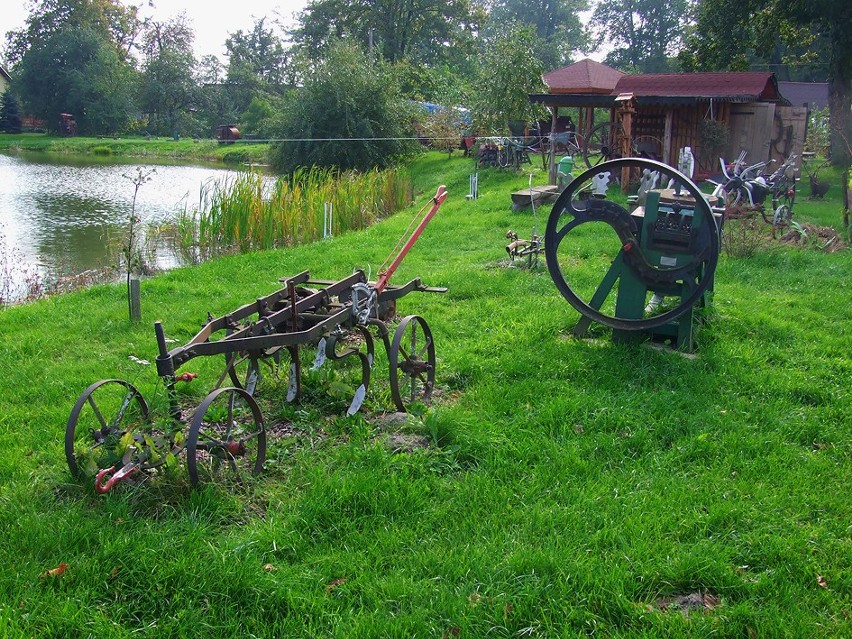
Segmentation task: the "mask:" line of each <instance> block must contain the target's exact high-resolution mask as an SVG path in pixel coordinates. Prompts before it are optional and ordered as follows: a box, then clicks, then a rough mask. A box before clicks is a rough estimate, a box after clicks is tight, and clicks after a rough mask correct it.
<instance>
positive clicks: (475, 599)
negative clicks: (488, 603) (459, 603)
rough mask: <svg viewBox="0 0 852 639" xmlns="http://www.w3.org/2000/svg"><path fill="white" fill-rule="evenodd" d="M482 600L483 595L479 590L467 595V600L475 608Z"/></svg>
mask: <svg viewBox="0 0 852 639" xmlns="http://www.w3.org/2000/svg"><path fill="white" fill-rule="evenodd" d="M480 601H482V595H480V594H479V593H478V592H473V593H471V594H469V595H468V596H467V602H468V603H469V604H470V605H471V606H472V607H474V608H476V607H477V606H478V605H479V602H480Z"/></svg>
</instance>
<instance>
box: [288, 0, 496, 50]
mask: <svg viewBox="0 0 852 639" xmlns="http://www.w3.org/2000/svg"><path fill="white" fill-rule="evenodd" d="M484 18H485V13H484V11H483V9H482V8H481V7H479V6H478V5H477V4H476V3H475V2H473V1H472V0H353V1H349V0H311V2H309V3H308V6H307V8H306V9H305V10H304V11H303V12H302V13H301V15H300V16H299V27H298V28H297V29H295V30H294V31H293V34H292V35H293V40H294V42H296V44H298V45H299V46H300V47H302V48H304V49H305V50H306V51H307V52H308V56H309V57H311V58H314V59H316V58H319V57H321V56H322V55H323V52H324V51H325V50H327V49H328V47H329V46H330V45H331V44H332V43H334V42H336V41H337V40H339V39H340V38H349V39H351V40H353V41H355V42H357V43H359V44H360V45H361V46H362V47H364V48H367V49H369V47H370V46H371V45H372V48H373V52H374V53H376V54H379V55H380V56H381V57H382V58H384V59H385V60H387V61H390V62H398V61H401V60H403V59H406V58H410V59H412V60H414V61H417V62H419V63H421V64H428V65H432V64H438V63H442V62H448V61H454V60H457V59H458V57H457V56H459V55H465V54H467V53H471V52H472V45H473V40H474V37H475V35H476V33H477V32H478V31H479V25H480V24H481V22H482V21H483V20H484Z"/></svg>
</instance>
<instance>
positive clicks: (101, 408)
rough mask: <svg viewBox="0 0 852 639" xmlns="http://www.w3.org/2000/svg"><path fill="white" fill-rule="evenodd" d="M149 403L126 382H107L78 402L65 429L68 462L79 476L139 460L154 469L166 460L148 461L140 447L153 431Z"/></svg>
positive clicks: (96, 385)
mask: <svg viewBox="0 0 852 639" xmlns="http://www.w3.org/2000/svg"><path fill="white" fill-rule="evenodd" d="M149 428H150V425H149V422H148V403H147V402H146V401H145V398H144V397H142V393H140V392H139V390H138V389H137V388H136V387H135V386H134V385H133V384H131V383H130V382H126V381H124V380H123V379H103V380H101V381H99V382H95V383H94V384H92V385H91V386H89V387H88V388H87V389H86V390H85V391H83V394H82V395H80V397H79V398H78V399H77V403H76V404H74V408H73V409H72V410H71V415H70V416H69V418H68V425H67V427H66V429H65V459H66V460H67V462H68V469H69V470H70V471H71V474H72V475H74V476H75V477H81V476H87V475H88V476H94V475H96V474H97V473H98V471H100V470H103V469H106V468H110V467H111V466H120V465H123V464H125V463H128V462H131V461H135V462H137V463H138V464H139V465H140V468H142V469H146V468H151V467H153V466H155V465H158V464H160V463H163V461H165V459H164V458H162V459H147V458H146V457H145V456H144V455H145V450H146V446H145V445H140V443H141V442H143V436H144V434H146V433H147V432H148V431H149Z"/></svg>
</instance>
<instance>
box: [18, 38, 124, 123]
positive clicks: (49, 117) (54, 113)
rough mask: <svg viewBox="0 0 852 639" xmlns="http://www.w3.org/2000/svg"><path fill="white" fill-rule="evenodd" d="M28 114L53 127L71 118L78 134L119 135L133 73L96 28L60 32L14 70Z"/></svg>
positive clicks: (35, 48)
mask: <svg viewBox="0 0 852 639" xmlns="http://www.w3.org/2000/svg"><path fill="white" fill-rule="evenodd" d="M15 71H16V78H17V79H18V87H19V90H20V94H21V99H22V100H23V101H24V103H25V104H26V106H27V111H28V112H30V113H32V114H33V115H35V116H37V117H40V118H42V119H44V120H46V121H47V123H48V126H49V127H50V128H51V129H55V128H56V123H57V121H58V117H59V113H61V112H67V113H72V114H74V116H75V117H76V119H77V124H78V127H79V131H80V133H83V134H85V133H112V132H115V131H121V130H122V129H123V127H124V126H125V125H126V124H127V123H128V122H129V120H130V112H131V108H132V98H133V90H134V82H133V71H132V69H131V67H130V66H129V65H128V64H127V62H126V61H124V60H123V59H122V56H121V52H120V51H119V50H118V48H117V47H116V46H115V44H114V43H111V42H109V41H108V40H105V39H104V38H103V36H101V35H100V34H99V33H98V32H97V31H96V30H95V29H90V28H85V27H82V28H72V27H70V26H68V27H62V28H60V29H59V30H58V31H57V32H56V33H54V34H53V35H51V36H50V37H49V39H47V40H46V41H43V42H39V43H38V44H37V45H36V46H34V47H33V48H31V49H29V50H28V51H27V52H26V54H25V55H24V57H23V59H22V60H21V61H20V63H19V64H18V65H17V66H16V67H15Z"/></svg>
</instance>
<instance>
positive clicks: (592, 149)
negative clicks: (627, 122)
mask: <svg viewBox="0 0 852 639" xmlns="http://www.w3.org/2000/svg"><path fill="white" fill-rule="evenodd" d="M623 134H624V129H622V128H621V125H620V124H619V123H618V122H601V123H600V124H598V125H597V126H596V127H595V128H594V129H592V130H591V132H590V133H589V137H588V138H586V142H585V144H584V145H583V160H584V161H585V162H586V166H587V167H589V168H590V169H591V168H592V167H595V166H597V165H598V164H600V163H601V162H607V161H609V160H616V159H618V158H620V157H621V137H622V135H623Z"/></svg>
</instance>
